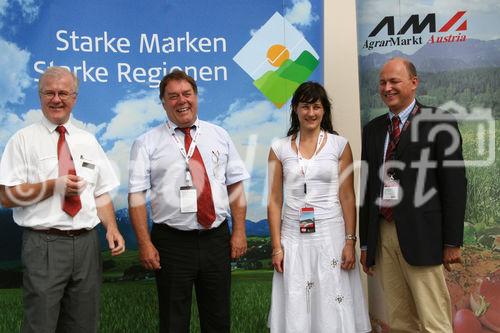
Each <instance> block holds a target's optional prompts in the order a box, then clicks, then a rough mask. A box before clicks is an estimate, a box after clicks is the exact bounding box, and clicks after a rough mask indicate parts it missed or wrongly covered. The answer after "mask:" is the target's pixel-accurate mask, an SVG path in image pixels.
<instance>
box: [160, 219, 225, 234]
mask: <svg viewBox="0 0 500 333" xmlns="http://www.w3.org/2000/svg"><path fill="white" fill-rule="evenodd" d="M153 227H155V228H159V229H160V230H168V231H170V232H175V233H179V234H185V235H189V234H197V235H207V234H211V233H213V232H215V231H217V230H220V229H223V228H226V227H227V219H225V220H224V221H223V222H222V223H221V224H220V225H219V226H218V227H216V228H211V229H196V230H179V229H176V228H173V227H171V226H169V225H168V224H165V223H154V224H153Z"/></svg>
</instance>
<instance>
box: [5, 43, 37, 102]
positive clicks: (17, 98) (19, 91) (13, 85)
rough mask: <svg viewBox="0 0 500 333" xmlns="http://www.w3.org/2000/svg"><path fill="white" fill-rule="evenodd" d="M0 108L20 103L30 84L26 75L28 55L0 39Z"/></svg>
mask: <svg viewBox="0 0 500 333" xmlns="http://www.w3.org/2000/svg"><path fill="white" fill-rule="evenodd" d="M0 50H2V52H1V53H0V108H3V107H5V105H6V104H7V103H21V102H22V101H23V99H24V92H23V90H24V89H26V88H28V87H29V85H30V84H31V79H30V77H29V75H28V72H27V68H28V61H29V58H30V54H29V52H28V51H25V50H21V49H20V48H19V47H17V45H16V44H13V43H10V42H8V41H6V40H4V39H2V38H0Z"/></svg>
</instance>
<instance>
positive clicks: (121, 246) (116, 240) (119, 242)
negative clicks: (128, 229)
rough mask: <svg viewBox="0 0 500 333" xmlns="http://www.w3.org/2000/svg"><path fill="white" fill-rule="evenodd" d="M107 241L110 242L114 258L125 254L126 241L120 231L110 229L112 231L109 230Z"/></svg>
mask: <svg viewBox="0 0 500 333" xmlns="http://www.w3.org/2000/svg"><path fill="white" fill-rule="evenodd" d="M106 240H107V241H108V246H109V249H110V250H111V255H112V256H117V255H120V254H122V253H123V252H125V240H124V239H123V237H122V235H121V234H120V232H119V231H118V229H115V228H113V229H111V228H110V230H107V232H106Z"/></svg>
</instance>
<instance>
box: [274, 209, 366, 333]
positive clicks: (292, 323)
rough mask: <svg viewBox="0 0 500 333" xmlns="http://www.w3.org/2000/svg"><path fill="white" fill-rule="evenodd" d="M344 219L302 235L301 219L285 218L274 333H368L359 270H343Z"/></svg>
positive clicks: (324, 222) (276, 275)
mask: <svg viewBox="0 0 500 333" xmlns="http://www.w3.org/2000/svg"><path fill="white" fill-rule="evenodd" d="M344 243H345V228H344V221H343V218H342V217H337V218H333V219H323V220H316V232H315V233H310V234H301V233H300V231H299V222H298V220H290V219H286V218H285V219H284V220H283V223H282V226H281V244H282V246H283V250H284V253H285V255H284V263H283V265H284V272H283V273H278V272H276V271H275V272H274V276H273V290H272V298H271V310H270V313H269V321H268V325H269V327H270V329H271V332H273V333H282V332H283V333H285V332H286V333H293V332H300V333H306V332H311V333H321V332H328V333H353V332H370V331H371V326H370V319H369V315H368V308H367V303H366V301H365V297H364V293H363V289H362V286H361V279H360V275H359V268H358V264H357V262H356V264H355V268H354V269H352V270H350V271H345V270H343V269H341V268H340V265H341V261H342V249H343V247H344Z"/></svg>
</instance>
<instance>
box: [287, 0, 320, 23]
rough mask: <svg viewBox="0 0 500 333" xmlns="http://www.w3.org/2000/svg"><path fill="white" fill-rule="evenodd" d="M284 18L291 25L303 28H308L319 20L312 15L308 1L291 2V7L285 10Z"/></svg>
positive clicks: (316, 16) (296, 0) (297, 0)
mask: <svg viewBox="0 0 500 333" xmlns="http://www.w3.org/2000/svg"><path fill="white" fill-rule="evenodd" d="M285 18H286V19H287V20H288V21H289V22H290V23H292V24H296V25H303V26H310V25H311V23H312V22H314V21H317V20H318V19H319V17H318V15H314V14H313V13H312V5H311V2H310V1H309V0H293V7H292V8H287V9H285Z"/></svg>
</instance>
